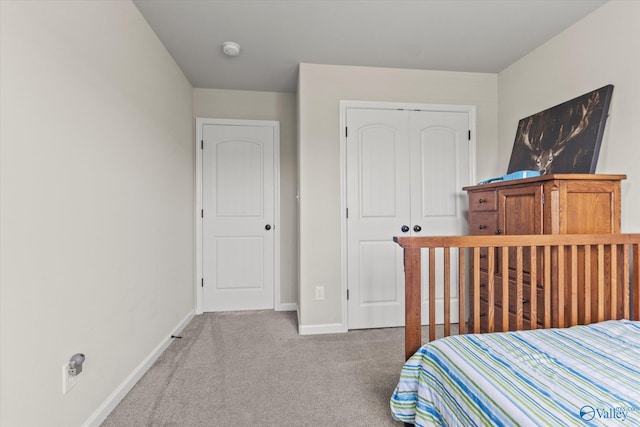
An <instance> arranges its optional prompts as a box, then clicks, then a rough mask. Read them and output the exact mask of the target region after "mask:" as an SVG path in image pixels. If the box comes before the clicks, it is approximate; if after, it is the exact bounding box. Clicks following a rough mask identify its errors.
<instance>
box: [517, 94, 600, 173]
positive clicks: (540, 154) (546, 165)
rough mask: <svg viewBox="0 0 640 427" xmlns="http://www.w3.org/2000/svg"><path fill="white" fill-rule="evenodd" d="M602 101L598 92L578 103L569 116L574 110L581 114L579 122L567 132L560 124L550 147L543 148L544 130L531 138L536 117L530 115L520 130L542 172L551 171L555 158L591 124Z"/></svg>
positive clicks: (524, 142)
mask: <svg viewBox="0 0 640 427" xmlns="http://www.w3.org/2000/svg"><path fill="white" fill-rule="evenodd" d="M599 103H600V95H599V94H598V92H596V93H595V94H594V95H593V96H592V97H591V98H589V100H588V101H587V102H586V104H585V103H582V104H580V105H578V106H577V107H576V108H575V110H574V109H573V108H572V109H571V110H570V111H569V117H571V116H573V115H574V112H577V113H578V114H580V120H579V121H578V123H577V124H575V125H572V126H571V128H570V129H569V131H568V132H566V134H565V124H564V123H563V124H562V125H561V126H560V129H559V131H558V139H557V140H556V143H555V144H554V145H553V147H551V148H549V149H543V148H542V146H541V141H542V138H543V136H544V132H540V136H538V137H536V138H535V140H534V141H532V140H531V136H530V133H531V126H532V125H533V122H534V117H535V116H532V117H529V119H528V121H527V122H526V123H525V124H524V125H523V126H522V129H521V130H520V137H521V141H522V143H523V144H524V146H525V147H527V149H528V150H529V151H530V155H531V158H532V159H533V160H534V161H535V163H536V168H537V169H538V171H539V172H540V173H541V174H546V173H548V172H551V167H552V163H553V160H554V159H555V158H556V157H557V156H558V155H560V153H562V152H563V151H564V149H565V148H566V147H567V145H568V143H569V142H571V141H572V140H573V139H574V138H575V137H577V136H578V135H580V134H581V133H582V132H584V131H585V129H586V128H587V127H588V126H589V120H590V119H591V114H592V113H593V111H594V110H595V108H596V106H597V105H598V104H599Z"/></svg>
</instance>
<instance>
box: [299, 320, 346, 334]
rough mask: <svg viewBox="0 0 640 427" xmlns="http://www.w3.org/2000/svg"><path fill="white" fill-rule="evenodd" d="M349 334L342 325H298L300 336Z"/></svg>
mask: <svg viewBox="0 0 640 427" xmlns="http://www.w3.org/2000/svg"><path fill="white" fill-rule="evenodd" d="M344 332H347V331H346V330H344V328H343V327H342V323H327V324H325V325H308V326H305V325H300V324H299V325H298V333H299V334H300V335H320V334H339V333H344Z"/></svg>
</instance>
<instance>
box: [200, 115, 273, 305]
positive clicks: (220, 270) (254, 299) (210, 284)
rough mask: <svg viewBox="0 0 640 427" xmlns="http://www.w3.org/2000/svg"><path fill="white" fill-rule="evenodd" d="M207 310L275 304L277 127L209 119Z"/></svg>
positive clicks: (206, 145) (206, 147)
mask: <svg viewBox="0 0 640 427" xmlns="http://www.w3.org/2000/svg"><path fill="white" fill-rule="evenodd" d="M202 135H203V155H202V159H203V164H202V189H203V194H202V200H203V207H204V214H203V225H202V227H203V242H202V244H203V253H202V257H203V277H204V287H203V310H204V311H225V310H256V309H268V308H273V306H274V301H273V285H274V284H273V282H274V237H273V234H274V233H273V231H271V230H267V229H266V228H265V227H266V225H267V224H268V225H270V226H271V227H273V226H274V224H273V220H274V215H275V213H274V212H275V211H274V207H275V203H274V197H275V192H274V158H273V156H274V132H273V127H270V126H232V125H203V133H202Z"/></svg>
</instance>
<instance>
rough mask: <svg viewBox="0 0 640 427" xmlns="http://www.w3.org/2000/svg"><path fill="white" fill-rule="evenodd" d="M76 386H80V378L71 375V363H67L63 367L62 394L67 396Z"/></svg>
mask: <svg viewBox="0 0 640 427" xmlns="http://www.w3.org/2000/svg"><path fill="white" fill-rule="evenodd" d="M76 384H78V377H77V376H73V375H69V362H67V363H65V364H64V365H62V394H67V392H68V391H69V390H71V389H72V388H74V387H75V386H76Z"/></svg>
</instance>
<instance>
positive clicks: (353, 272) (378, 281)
mask: <svg viewBox="0 0 640 427" xmlns="http://www.w3.org/2000/svg"><path fill="white" fill-rule="evenodd" d="M347 126H348V138H347V205H348V209H349V217H348V220H347V252H348V255H347V257H348V259H347V263H348V266H347V277H348V278H347V280H348V288H349V294H350V299H349V302H348V311H349V314H348V315H349V329H357V328H372V327H389V326H401V325H403V324H404V268H403V258H402V250H401V248H400V247H399V246H398V245H396V244H395V243H394V242H393V236H400V235H403V236H413V235H415V236H418V235H425V236H426V235H437V234H441V235H447V234H463V233H464V228H463V227H464V224H465V223H466V219H465V218H464V217H463V215H462V213H463V211H464V210H465V208H464V206H466V196H465V194H463V193H462V190H461V189H462V187H463V186H465V185H469V184H470V183H471V182H470V179H471V178H470V177H471V159H470V155H469V144H468V139H467V133H468V130H469V116H468V113H451V112H425V111H403V110H372V109H355V108H354V109H348V110H347ZM405 225H406V226H407V231H406V232H403V231H402V227H403V226H405ZM414 226H420V227H421V228H422V230H421V231H414ZM437 256H442V255H437ZM455 256H457V254H452V257H455ZM423 259H425V260H426V259H427V257H426V254H425V255H423ZM453 260H454V258H452V261H453ZM424 274H428V267H427V266H426V261H425V263H423V275H424ZM423 277H424V276H423ZM436 277H437V278H438V281H439V284H438V288H437V290H436V298H439V299H442V298H443V297H444V292H443V290H442V283H443V280H444V272H436ZM451 277H452V279H453V278H454V277H456V274H452V275H451ZM452 282H453V284H454V286H455V284H456V282H454V281H453V280H452ZM422 295H423V301H424V302H425V304H423V322H424V323H425V324H426V322H427V321H428V312H427V311H426V308H427V307H428V295H429V293H428V289H423V293H422ZM457 298H458V295H457V290H456V289H454V290H452V295H451V308H452V310H451V311H452V321H454V322H457V317H458V313H457V301H458V299H457ZM437 315H438V316H439V317H438V319H437V321H438V322H442V320H443V313H439V314H437Z"/></svg>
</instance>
